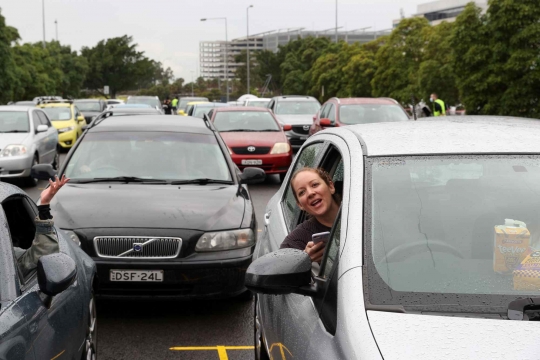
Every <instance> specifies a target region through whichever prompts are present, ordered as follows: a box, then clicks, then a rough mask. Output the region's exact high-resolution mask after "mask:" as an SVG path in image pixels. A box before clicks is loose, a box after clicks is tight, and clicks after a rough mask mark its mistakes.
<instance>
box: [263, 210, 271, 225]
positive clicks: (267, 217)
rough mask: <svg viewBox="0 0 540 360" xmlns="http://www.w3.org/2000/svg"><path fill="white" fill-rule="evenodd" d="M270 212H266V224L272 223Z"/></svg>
mask: <svg viewBox="0 0 540 360" xmlns="http://www.w3.org/2000/svg"><path fill="white" fill-rule="evenodd" d="M270 214H271V212H267V213H266V214H264V225H266V226H268V224H270Z"/></svg>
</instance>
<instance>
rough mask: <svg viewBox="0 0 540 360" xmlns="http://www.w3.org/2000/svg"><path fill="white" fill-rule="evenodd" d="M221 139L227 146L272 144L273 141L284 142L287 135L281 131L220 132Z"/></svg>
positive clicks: (270, 145)
mask: <svg viewBox="0 0 540 360" xmlns="http://www.w3.org/2000/svg"><path fill="white" fill-rule="evenodd" d="M220 135H221V137H222V138H223V141H225V144H227V146H228V147H237V146H238V147H240V146H249V145H253V146H269V147H272V146H274V144H275V143H278V142H283V143H286V142H288V141H287V137H286V136H285V134H284V133H283V132H281V131H275V132H273V131H272V132H270V131H269V132H255V131H254V132H222V133H220Z"/></svg>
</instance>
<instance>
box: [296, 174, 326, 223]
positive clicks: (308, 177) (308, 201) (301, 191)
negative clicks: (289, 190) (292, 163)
mask: <svg viewBox="0 0 540 360" xmlns="http://www.w3.org/2000/svg"><path fill="white" fill-rule="evenodd" d="M292 187H293V191H294V192H295V193H296V197H297V198H298V206H299V207H300V208H301V209H302V210H304V211H306V212H307V213H308V214H310V215H313V216H315V217H317V216H324V215H325V214H326V213H327V212H328V211H329V210H330V208H331V206H332V203H333V201H334V199H333V197H332V195H333V194H334V192H335V191H336V189H335V188H334V184H332V183H330V185H326V183H325V182H324V180H323V179H321V177H320V176H319V174H317V173H316V172H314V171H302V172H301V173H299V174H298V175H296V177H295V179H294V181H293V182H292Z"/></svg>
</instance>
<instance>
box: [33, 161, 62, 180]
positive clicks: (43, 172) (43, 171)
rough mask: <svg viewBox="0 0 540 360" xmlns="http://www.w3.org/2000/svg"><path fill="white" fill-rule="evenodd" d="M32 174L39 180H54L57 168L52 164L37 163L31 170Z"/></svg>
mask: <svg viewBox="0 0 540 360" xmlns="http://www.w3.org/2000/svg"><path fill="white" fill-rule="evenodd" d="M30 176H32V177H33V178H34V179H39V180H49V179H51V180H54V177H55V176H56V170H54V168H53V167H52V165H51V164H37V165H34V166H32V170H30Z"/></svg>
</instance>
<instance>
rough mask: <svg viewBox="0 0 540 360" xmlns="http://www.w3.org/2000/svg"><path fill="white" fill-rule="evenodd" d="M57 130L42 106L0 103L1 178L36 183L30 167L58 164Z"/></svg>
mask: <svg viewBox="0 0 540 360" xmlns="http://www.w3.org/2000/svg"><path fill="white" fill-rule="evenodd" d="M57 146H58V131H57V130H56V129H55V128H54V126H52V124H51V122H50V121H49V118H48V117H47V115H46V114H45V112H43V111H42V110H41V109H38V108H36V107H28V106H0V178H23V179H24V180H25V181H26V182H27V183H28V185H31V186H35V185H36V184H37V180H36V179H34V178H33V177H31V175H30V169H31V168H32V166H33V165H36V164H51V165H52V166H53V167H54V168H56V167H57V166H58V153H57Z"/></svg>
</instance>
